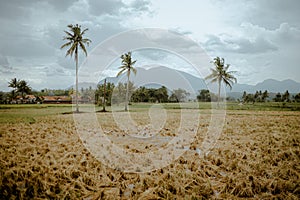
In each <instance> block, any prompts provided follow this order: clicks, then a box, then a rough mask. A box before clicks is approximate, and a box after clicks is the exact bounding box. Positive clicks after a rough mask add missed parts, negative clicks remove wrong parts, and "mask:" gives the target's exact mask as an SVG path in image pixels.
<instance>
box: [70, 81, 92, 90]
mask: <svg viewBox="0 0 300 200" xmlns="http://www.w3.org/2000/svg"><path fill="white" fill-rule="evenodd" d="M75 87H76V86H75V84H74V85H71V86H70V87H68V88H67V89H71V88H74V89H75ZM89 87H92V89H95V88H96V87H97V84H95V83H89V82H79V83H78V89H79V90H80V89H81V88H83V89H86V88H89Z"/></svg>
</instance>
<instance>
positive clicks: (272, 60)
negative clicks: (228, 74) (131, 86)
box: [0, 0, 300, 91]
mask: <svg viewBox="0 0 300 200" xmlns="http://www.w3.org/2000/svg"><path fill="white" fill-rule="evenodd" d="M299 10H300V2H299V1H297V0H287V1H281V0H274V1H272V2H270V1H267V0H254V1H233V0H225V1H220V0H204V1H196V0H187V1H171V0H164V1H160V0H152V1H150V0H101V1H96V0H77V1H69V0H67V1H50V0H42V1H37V0H29V1H22V0H14V1H5V0H0V25H1V27H3V28H2V31H1V32H0V79H1V82H0V91H1V90H2V91H8V90H9V88H8V87H7V82H8V81H10V80H11V79H12V78H14V77H17V78H19V79H25V80H27V81H28V83H29V84H30V86H31V87H32V88H34V89H43V88H67V87H68V86H70V85H72V84H74V81H75V66H74V61H73V59H72V58H69V57H68V58H65V51H63V50H60V49H59V47H60V46H61V45H62V44H63V41H62V38H63V36H64V32H63V30H66V26H67V25H68V24H76V23H78V24H81V25H82V26H83V27H86V28H89V31H88V32H87V35H86V36H87V37H89V38H90V39H91V40H92V44H91V45H90V47H89V48H88V52H91V51H92V49H93V48H95V47H96V46H97V45H98V44H99V43H101V42H103V41H104V40H106V39H107V38H109V37H111V36H112V35H114V34H118V33H120V32H122V31H126V30H132V29H136V28H144V27H155V28H162V29H169V30H172V31H176V32H179V33H181V34H183V35H185V36H186V37H189V38H191V39H192V40H194V41H195V42H196V43H197V44H199V45H200V46H201V47H202V48H203V49H204V50H205V51H206V52H207V54H208V55H209V56H210V57H212V58H213V57H215V56H220V57H224V58H225V59H226V62H227V63H230V64H231V66H232V67H231V70H236V71H238V73H237V74H236V77H237V79H238V83H240V84H252V85H255V84H257V83H259V82H262V81H264V80H266V79H276V80H279V81H282V80H286V79H292V80H294V81H297V82H300V78H299V74H300V68H299V63H300V62H299V61H300V57H299V56H298V55H299V50H300V47H299V44H300V21H299V19H300V14H299ZM162 42H164V41H162ZM182 48H184V49H189V47H187V46H182ZM133 57H134V59H136V60H138V62H137V66H139V67H143V66H145V65H149V64H156V65H163V66H167V67H170V68H174V69H178V70H182V71H185V72H187V73H192V72H191V70H190V68H189V67H187V66H186V63H185V62H180V61H178V58H176V56H174V55H172V54H161V53H157V52H156V51H147V52H143V51H137V52H133ZM116 59H117V57H116ZM82 61H83V56H81V57H80V62H82ZM117 64H118V62H116V65H114V66H112V68H111V69H110V70H107V71H106V73H107V74H106V75H107V76H115V75H116V73H117ZM208 67H209V63H208ZM200 78H203V77H200Z"/></svg>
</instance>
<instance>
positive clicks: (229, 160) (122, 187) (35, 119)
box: [0, 106, 300, 200]
mask: <svg viewBox="0 0 300 200" xmlns="http://www.w3.org/2000/svg"><path fill="white" fill-rule="evenodd" d="M69 111H70V108H69V107H63V106H61V107H60V106H57V107H55V106H53V107H48V106H39V107H28V108H27V107H26V106H24V107H16V108H14V107H10V108H7V109H0V126H1V129H0V146H1V151H0V159H1V162H0V199H85V200H92V199H243V198H247V199H299V198H300V146H299V145H300V112H299V111H257V110H255V111H251V110H229V111H227V114H226V118H225V123H224V124H225V125H224V127H223V129H222V135H221V136H220V138H219V139H218V141H217V143H216V146H215V147H214V148H213V149H211V151H209V152H208V153H207V155H206V156H200V155H199V154H198V152H197V151H196V150H197V149H198V148H201V143H202V142H203V138H204V136H205V133H206V131H207V129H208V126H209V120H210V117H211V116H210V112H209V110H207V109H206V110H203V111H201V115H200V122H199V129H198V130H197V134H196V136H195V140H194V141H193V142H192V144H191V146H190V147H189V149H188V150H187V151H186V152H185V153H184V154H183V155H182V156H181V157H179V158H178V159H176V160H175V161H174V162H172V163H171V164H170V165H168V166H166V167H163V168H161V169H156V170H154V171H152V172H146V173H126V172H122V171H119V170H116V169H112V168H110V167H108V166H106V165H104V164H103V163H101V162H99V161H98V160H97V159H96V158H95V157H94V156H93V155H92V154H91V153H90V152H89V151H88V150H87V149H86V148H85V146H84V144H83V142H82V140H81V139H80V137H79V135H78V133H77V131H76V127H75V124H74V118H73V115H72V114H62V113H68V112H69ZM77 115H81V114H77ZM96 116H97V119H98V121H99V123H100V125H101V127H102V128H103V131H104V133H106V134H107V136H108V137H109V138H110V139H111V140H112V141H114V143H115V144H116V145H118V146H120V147H122V148H123V149H126V150H127V151H129V152H133V151H134V152H135V153H144V152H146V151H155V150H156V149H157V148H163V147H164V145H165V140H163V139H161V140H160V141H155V142H153V144H144V143H142V142H136V141H134V140H130V137H128V135H126V133H124V132H122V130H120V128H118V126H117V125H116V123H115V122H114V118H113V113H112V112H107V113H97V114H96ZM131 116H132V118H133V119H135V120H137V121H138V123H139V124H147V123H149V116H148V111H147V109H140V110H138V111H137V112H134V111H133V112H131ZM167 116H168V118H167V120H166V123H165V125H164V127H163V129H162V131H160V132H159V135H160V138H164V137H165V138H172V137H173V136H174V135H176V133H175V132H176V130H175V129H176V127H178V120H179V117H180V112H179V111H178V109H169V110H167Z"/></svg>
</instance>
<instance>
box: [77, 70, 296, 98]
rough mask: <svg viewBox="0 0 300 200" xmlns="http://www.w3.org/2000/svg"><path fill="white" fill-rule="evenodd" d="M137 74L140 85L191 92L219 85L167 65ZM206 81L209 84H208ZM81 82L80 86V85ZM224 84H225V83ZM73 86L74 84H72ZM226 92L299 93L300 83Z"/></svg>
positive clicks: (243, 87) (264, 83)
mask: <svg viewBox="0 0 300 200" xmlns="http://www.w3.org/2000/svg"><path fill="white" fill-rule="evenodd" d="M137 71H138V72H137V75H133V74H132V75H131V76H130V80H131V81H133V82H134V84H135V85H136V86H137V87H139V86H146V87H151V86H152V85H153V87H154V85H155V87H158V85H165V86H167V87H169V88H170V89H178V88H183V89H186V88H189V89H190V92H191V91H194V92H197V91H198V90H201V89H208V88H210V89H211V90H213V92H216V89H217V85H216V84H211V83H209V81H205V80H204V79H202V78H199V77H196V76H194V75H192V74H190V73H187V72H183V71H180V70H175V69H171V68H168V67H165V66H156V67H153V68H150V69H144V68H137ZM126 80H127V79H126V75H125V74H123V75H121V76H119V77H106V81H107V82H111V83H114V84H115V85H116V84H118V82H126ZM103 82H104V79H102V80H100V81H99V83H100V84H102V83H103ZM206 83H207V84H208V85H206ZM80 85H81V84H80V83H79V88H81V87H80ZM83 85H84V86H86V87H87V86H88V83H86V82H85V83H84V84H83ZM90 85H92V86H93V88H95V85H96V84H95V83H90ZM223 86H224V85H223ZM71 87H72V86H71ZM225 90H226V93H228V94H229V93H242V92H244V91H246V92H247V93H254V92H256V91H259V90H261V91H265V90H267V91H268V92H270V93H277V92H280V93H283V92H285V91H286V90H288V91H289V92H290V93H299V92H300V83H299V82H296V81H294V80H292V79H285V80H282V81H279V80H276V79H272V78H269V79H266V80H263V81H261V82H259V83H257V84H255V85H250V84H244V83H241V84H240V83H237V84H234V85H233V86H232V90H230V89H229V87H226V89H225Z"/></svg>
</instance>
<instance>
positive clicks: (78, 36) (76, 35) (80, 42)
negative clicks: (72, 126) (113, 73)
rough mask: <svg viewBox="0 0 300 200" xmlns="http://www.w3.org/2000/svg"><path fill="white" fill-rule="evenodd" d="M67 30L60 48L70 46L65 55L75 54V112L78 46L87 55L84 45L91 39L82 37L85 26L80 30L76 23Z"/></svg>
mask: <svg viewBox="0 0 300 200" xmlns="http://www.w3.org/2000/svg"><path fill="white" fill-rule="evenodd" d="M68 28H69V31H64V32H65V33H66V36H65V37H64V40H68V42H67V43H65V44H63V45H62V46H61V47H60V48H61V49H63V48H65V47H70V48H69V49H68V50H67V53H66V56H68V55H70V56H71V57H72V56H73V54H75V62H76V95H75V101H76V112H79V106H78V49H79V48H80V49H81V50H82V51H83V53H84V54H85V55H86V56H87V50H86V47H85V45H86V44H87V45H89V44H90V43H91V42H92V41H91V40H90V39H88V38H83V35H84V34H85V32H86V31H87V30H88V29H87V28H86V29H84V30H83V31H81V26H80V25H78V24H76V25H73V24H70V25H68Z"/></svg>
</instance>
